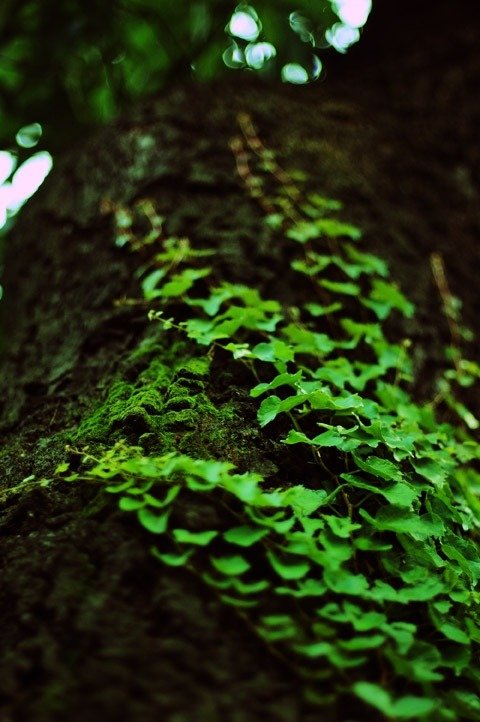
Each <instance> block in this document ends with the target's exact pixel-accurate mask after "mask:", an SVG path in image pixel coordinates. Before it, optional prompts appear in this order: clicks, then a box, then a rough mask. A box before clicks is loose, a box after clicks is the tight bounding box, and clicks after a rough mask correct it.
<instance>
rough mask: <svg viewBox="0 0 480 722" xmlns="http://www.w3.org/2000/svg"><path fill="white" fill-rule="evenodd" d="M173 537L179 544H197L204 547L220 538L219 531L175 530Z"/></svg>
mask: <svg viewBox="0 0 480 722" xmlns="http://www.w3.org/2000/svg"><path fill="white" fill-rule="evenodd" d="M173 536H174V537H175V541H176V542H178V543H179V544H195V545H197V546H202V547H204V546H207V544H210V542H211V541H212V539H215V537H216V536H218V531H199V532H192V531H189V530H188V529H174V530H173Z"/></svg>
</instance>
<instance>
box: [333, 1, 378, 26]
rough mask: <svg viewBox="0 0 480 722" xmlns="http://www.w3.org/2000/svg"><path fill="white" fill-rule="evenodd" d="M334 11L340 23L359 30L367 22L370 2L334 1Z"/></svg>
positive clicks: (370, 6)
mask: <svg viewBox="0 0 480 722" xmlns="http://www.w3.org/2000/svg"><path fill="white" fill-rule="evenodd" d="M334 9H335V12H336V13H337V15H338V17H339V18H340V20H341V21H342V23H344V24H345V25H349V26H350V27H352V28H361V27H363V25H365V23H366V22H367V19H368V16H369V14H370V11H371V9H372V0H335V2H334Z"/></svg>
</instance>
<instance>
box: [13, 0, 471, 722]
mask: <svg viewBox="0 0 480 722" xmlns="http://www.w3.org/2000/svg"><path fill="white" fill-rule="evenodd" d="M469 5H470V4H469V3H460V4H456V5H455V6H453V4H448V3H444V4H441V8H439V9H438V12H437V14H436V16H435V18H433V19H432V18H430V21H429V22H430V23H431V29H430V30H429V29H428V28H426V26H425V23H423V24H422V22H421V21H418V25H417V27H416V28H413V29H412V28H409V32H408V33H405V32H402V27H400V28H397V29H396V31H395V33H393V31H392V37H388V32H389V31H387V30H385V31H380V30H379V29H378V28H376V24H373V25H372V28H373V29H372V30H371V36H370V37H371V40H369V38H368V36H367V38H366V39H365V49H363V48H359V50H358V52H357V56H355V53H354V52H353V53H352V58H350V59H349V61H350V62H345V63H343V64H342V63H340V64H339V66H338V67H337V68H336V69H335V67H334V68H333V70H332V73H331V77H330V78H329V79H328V80H327V82H325V83H324V84H320V85H318V86H313V87H308V88H287V87H268V88H267V87H264V86H262V85H261V84H260V83H258V82H256V81H252V80H250V79H246V80H245V79H244V80H241V81H237V79H235V78H234V81H233V82H231V81H229V82H225V83H220V84H217V85H215V86H206V87H196V86H190V87H181V88H173V89H171V90H170V91H169V92H165V93H164V94H163V95H162V97H161V98H158V99H155V100H153V101H152V102H151V103H150V104H148V105H146V106H144V107H142V108H140V109H138V110H137V111H135V112H133V113H132V114H131V116H130V117H129V118H126V119H124V120H123V121H121V122H119V123H117V124H115V125H114V126H112V127H110V128H107V129H105V130H103V131H101V132H100V133H98V134H97V135H95V137H93V138H92V139H91V140H88V141H87V142H85V144H84V145H83V146H82V147H81V148H80V147H79V148H77V149H76V150H75V151H74V152H73V153H72V154H71V155H70V156H69V157H68V158H66V159H65V161H63V162H61V163H58V164H57V167H56V169H55V172H54V173H53V174H52V177H51V178H50V179H49V181H48V182H47V183H46V184H45V188H44V189H43V190H42V192H41V193H39V196H38V199H36V200H35V202H33V203H31V204H30V205H29V207H28V208H27V209H26V210H25V212H24V213H23V214H22V218H21V220H20V222H19V223H18V226H17V228H16V229H15V232H14V233H13V234H12V237H11V239H10V240H9V250H8V256H7V274H6V278H5V299H6V300H5V309H4V326H5V329H6V340H7V342H8V343H7V348H6V358H5V360H4V370H3V373H2V376H3V378H2V380H1V396H2V400H3V401H4V405H3V410H2V415H1V428H2V436H3V439H2V447H3V448H2V452H1V455H0V469H1V472H2V490H1V492H0V502H1V503H2V508H1V516H0V530H1V538H0V549H1V554H0V556H1V564H2V584H1V588H0V610H1V615H2V620H3V625H2V628H3V632H2V641H1V643H0V646H1V649H2V653H1V660H2V661H1V662H0V695H1V698H0V718H1V720H2V722H3V720H5V722H14V721H16V720H19V721H20V720H26V719H29V720H31V722H43V721H45V722H47V721H48V722H55V721H56V720H65V719H68V720H69V721H71V722H77V720H78V721H79V720H83V719H85V716H86V715H87V716H89V717H90V718H91V719H95V720H97V719H98V720H100V719H102V720H106V721H107V720H112V721H113V720H130V721H134V720H139V721H140V720H141V721H142V722H149V721H150V720H152V721H153V720H156V719H159V718H162V719H164V720H168V722H184V721H185V722H186V721H187V720H189V721H190V722H193V720H195V721H196V720H198V721H199V722H200V720H202V722H207V721H210V720H228V722H234V721H238V722H246V721H247V720H249V721H252V722H253V720H260V719H265V720H272V721H273V720H275V721H276V722H279V721H280V720H285V722H294V721H295V722H297V721H298V722H299V721H300V720H302V722H308V720H314V719H317V714H318V713H316V712H314V711H309V710H308V709H306V708H303V706H302V705H303V703H302V702H301V699H300V696H299V694H298V689H297V688H298V681H297V680H296V679H295V677H294V676H292V672H291V671H290V670H288V669H285V668H284V667H283V666H282V664H281V663H280V662H278V661H277V660H276V659H275V658H272V657H271V656H269V654H268V652H267V651H266V650H265V649H263V648H262V647H261V646H260V645H259V643H258V642H257V640H256V639H255V638H254V637H253V636H252V635H250V633H249V631H248V630H247V629H246V628H243V627H242V625H241V623H240V621H239V619H238V617H236V616H235V614H234V613H233V612H232V611H230V610H229V609H224V608H222V607H221V605H219V603H218V602H217V601H216V600H215V599H214V598H213V597H212V596H211V595H210V594H209V592H208V590H205V589H204V588H203V587H202V586H201V585H200V584H199V583H198V582H197V581H196V580H195V579H191V578H190V577H189V576H188V575H187V574H184V573H182V572H179V571H175V570H174V571H170V570H166V569H164V568H163V567H162V566H160V565H159V564H158V563H157V562H156V561H155V560H154V559H152V558H150V556H149V552H148V546H149V540H148V539H147V538H146V536H147V535H146V534H145V533H143V532H142V530H141V529H140V528H137V526H136V524H135V523H134V522H132V520H131V519H130V517H129V516H128V515H125V514H122V513H119V512H117V511H115V509H114V506H113V504H112V503H111V502H110V501H109V500H106V501H105V500H103V497H101V496H98V494H97V492H96V491H95V490H92V489H90V488H87V487H82V486H81V485H78V486H75V487H74V486H68V485H67V484H65V483H60V482H55V483H53V484H50V485H48V486H41V485H40V486H39V485H38V484H36V483H35V481H33V482H26V483H24V484H23V485H22V486H21V487H20V488H19V489H18V490H16V491H15V492H13V493H9V492H8V490H9V489H11V488H13V487H15V486H16V485H17V484H19V482H21V481H22V480H23V479H26V478H28V477H30V476H31V475H35V478H36V479H37V480H38V479H41V478H42V477H46V478H49V477H51V475H52V472H53V469H54V468H55V466H56V464H57V463H58V462H60V461H62V460H63V459H64V457H65V451H64V447H65V443H66V442H68V441H69V440H70V439H71V438H72V435H74V433H75V430H76V429H77V427H78V425H79V424H80V423H81V422H82V420H83V419H85V417H86V416H88V414H89V413H90V412H91V410H92V409H95V408H96V406H98V405H99V404H100V403H102V402H103V401H104V399H105V396H106V394H107V392H108V389H109V387H110V386H111V383H112V381H113V380H115V379H116V378H123V379H131V380H135V379H136V378H138V375H139V374H140V373H141V372H142V370H143V368H142V362H138V359H137V360H136V361H135V360H133V361H132V350H134V349H135V348H137V347H138V344H139V343H140V341H141V340H142V339H143V338H146V337H149V336H150V335H151V333H152V331H151V328H150V327H148V323H147V321H146V319H145V311H144V310H143V309H141V308H140V309H138V308H137V309H136V308H133V310H132V308H129V307H122V306H116V305H114V301H115V299H118V298H121V297H123V296H135V295H137V296H138V282H137V281H136V280H135V277H134V271H135V268H136V266H137V265H138V259H137V258H135V257H134V256H129V254H128V253H127V252H126V251H125V250H122V249H118V248H115V246H114V243H113V234H112V225H111V219H110V218H109V217H106V216H103V215H101V213H100V203H101V201H102V199H104V198H108V199H111V200H113V201H116V202H120V203H125V204H130V203H132V201H134V200H135V199H136V198H140V197H144V196H149V197H151V198H153V199H154V201H155V203H156V206H157V208H158V210H159V212H160V213H161V214H162V215H165V217H166V218H167V228H168V231H169V233H171V234H180V235H186V236H188V237H189V238H190V239H191V240H192V242H193V243H206V244H208V245H210V246H212V245H213V246H215V247H216V248H218V259H217V266H218V273H219V275H222V276H223V277H225V278H228V279H229V280H232V281H241V282H247V283H248V284H255V285H257V286H258V287H259V288H260V289H261V290H262V293H264V294H265V296H266V297H277V298H278V297H279V298H281V299H282V300H283V301H284V302H285V303H291V302H295V300H296V298H297V296H296V293H297V290H296V289H295V288H294V287H293V286H291V285H290V283H289V280H290V279H289V276H288V273H287V271H286V270H285V269H286V261H285V259H286V256H285V254H286V253H287V251H286V249H285V247H284V246H283V245H282V244H281V243H278V242H275V243H273V242H272V238H271V236H270V233H269V231H268V230H267V229H266V227H265V225H264V224H263V222H262V216H261V213H260V211H259V209H258V208H257V206H256V205H255V204H254V203H253V202H252V201H251V200H250V199H249V198H248V197H247V195H246V193H245V190H244V188H243V187H242V185H241V184H240V183H239V181H238V179H237V176H236V172H235V164H234V159H233V157H232V154H231V152H230V150H229V147H228V139H229V138H230V136H231V135H233V134H235V133H236V132H237V131H236V121H235V117H236V114H237V112H238V111H247V112H250V113H251V115H252V116H253V119H254V121H255V123H256V125H257V127H258V129H259V132H260V134H261V136H262V138H263V139H264V141H265V142H266V144H267V145H268V146H269V147H270V148H272V149H273V150H275V152H276V154H277V157H278V158H279V160H280V162H281V163H282V164H283V165H284V166H285V167H287V168H300V169H301V168H307V169H308V171H309V174H310V176H311V184H312V187H314V188H315V189H317V190H319V191H320V192H321V193H322V194H324V195H328V196H331V197H333V198H339V199H340V200H342V201H343V202H344V204H345V207H346V216H348V219H349V220H352V221H353V222H355V223H357V224H358V225H359V226H360V227H361V228H362V229H363V230H364V231H365V237H366V239H367V240H366V245H367V246H368V249H369V250H373V251H375V252H377V253H378V254H379V255H382V256H385V257H387V258H388V260H389V261H390V262H391V266H392V268H393V275H394V276H395V277H396V278H398V280H399V281H400V283H401V285H402V287H403V288H404V290H405V291H406V292H407V293H408V294H409V295H410V296H411V297H412V298H413V300H414V301H415V302H416V303H417V305H418V309H419V312H418V315H417V316H416V318H415V320H414V321H413V322H412V325H411V327H409V328H408V329H407V332H408V333H409V335H410V336H411V337H412V339H413V340H414V342H415V344H416V346H417V347H418V349H419V352H418V357H417V359H416V361H417V372H418V374H419V378H420V384H419V390H420V392H421V393H425V392H427V390H428V388H429V386H430V383H431V378H432V376H433V375H434V374H435V372H436V370H438V368H439V367H440V366H441V363H442V358H443V355H442V351H441V350H442V348H443V346H444V345H445V344H446V343H448V341H449V335H448V327H447V325H446V322H445V320H444V317H443V314H442V311H441V303H440V300H439V297H438V292H437V289H436V287H435V285H434V282H433V279H432V275H431V271H430V265H429V255H430V253H432V252H433V251H436V252H438V253H441V254H442V255H443V257H444V260H445V265H446V268H447V271H448V274H449V280H450V283H451V286H452V290H453V292H454V293H455V294H456V295H458V296H459V297H460V298H462V300H463V302H464V320H465V323H466V324H467V325H469V326H471V327H472V328H474V329H476V330H477V332H478V331H479V330H480V329H479V324H478V312H479V310H480V308H479V304H478V295H477V291H476V279H477V275H478V272H477V265H478V260H479V252H478V232H479V230H480V227H479V219H478V196H479V187H480V167H479V143H478V141H479V138H478V132H479V131H478V129H479V128H480V107H479V104H478V99H477V91H478V87H479V84H480V62H479V59H478V52H477V41H478V29H477V28H476V27H474V26H473V23H472V22H471V18H470V17H469ZM407 16H408V8H407V10H406V11H405V17H407ZM380 20H381V18H379V20H378V24H380ZM384 20H385V19H383V21H382V22H384ZM373 22H374V20H372V23H373ZM382 27H385V25H383V26H382ZM403 30H405V28H403ZM382 35H383V36H387V37H386V38H385V37H382ZM367 41H368V42H370V45H369V44H368V42H367ZM355 58H356V60H355ZM343 65H344V67H343ZM157 342H158V341H157ZM179 375H180V376H181V372H180V371H179V372H177V376H176V377H172V379H171V380H170V383H175V382H176V381H178V377H179ZM207 391H208V393H207V395H209V397H210V401H211V402H213V405H214V406H215V407H216V408H217V409H225V408H226V407H227V405H228V404H229V403H230V404H231V403H234V404H235V418H234V420H233V421H232V424H231V428H230V427H229V428H225V429H224V436H223V438H222V437H221V435H219V436H218V438H217V437H215V438H214V435H213V434H212V428H213V429H214V430H215V423H220V421H218V419H217V422H215V418H213V417H212V418H213V421H212V420H211V419H210V420H209V424H210V426H209V428H208V429H205V430H203V431H202V430H201V429H200V430H196V436H195V438H196V439H197V441H196V443H197V444H198V448H199V449H202V445H203V448H204V449H206V450H207V451H208V452H210V453H211V454H213V455H218V456H222V455H223V456H225V455H228V454H230V458H232V454H233V451H232V449H234V448H236V449H239V452H238V458H233V460H234V461H235V463H237V464H239V465H240V467H242V466H243V467H246V466H252V465H253V467H254V468H256V469H259V470H263V471H264V472H265V470H268V468H269V465H270V466H272V465H273V464H275V465H277V466H278V463H279V458H278V456H275V454H274V453H273V450H272V446H271V444H270V442H269V440H268V439H267V438H266V437H263V436H262V435H261V434H260V432H259V431H258V430H256V428H255V422H254V408H253V407H252V405H251V403H250V401H249V399H248V396H247V394H246V392H245V388H244V384H243V380H242V379H241V378H233V377H231V376H230V377H229V376H228V375H227V373H224V374H223V375H222V374H219V375H218V379H217V383H216V384H212V386H211V388H209V389H208V390H207ZM163 393H164V396H165V397H166V396H167V395H168V388H165V389H164V390H163ZM164 400H165V399H163V401H164ZM474 401H475V400H474ZM477 409H478V398H477ZM147 416H148V413H147ZM211 424H213V427H212V426H211ZM151 431H152V430H151V427H150V426H149V422H148V419H147V420H145V418H144V417H141V418H140V417H139V415H138V413H137V412H135V413H132V415H131V416H130V417H128V418H124V419H123V420H122V422H118V423H117V424H116V426H114V427H112V428H110V429H107V434H109V435H110V437H111V438H118V437H120V436H122V435H124V436H125V435H126V436H127V437H128V438H129V440H131V441H132V442H138V440H139V437H140V436H142V435H145V434H149V433H150V442H149V443H154V442H152V438H151ZM177 432H178V434H179V436H180V437H181V438H182V439H183V441H182V442H181V444H182V443H183V447H182V446H181V445H180V448H183V450H185V449H186V448H188V446H189V445H190V446H191V444H192V443H193V435H192V429H189V428H181V427H180V428H179V429H177ZM197 432H198V433H197ZM148 441H149V440H148V439H146V442H148ZM247 449H248V452H247V451H246V450H247ZM202 513H207V512H205V511H204V512H202ZM338 714H339V719H342V720H346V719H347V718H351V717H352V714H350V716H349V715H348V712H347V711H346V710H342V709H340V710H339V712H338ZM355 714H356V715H357V716H360V715H361V714H362V712H361V710H357V711H356V712H355Z"/></svg>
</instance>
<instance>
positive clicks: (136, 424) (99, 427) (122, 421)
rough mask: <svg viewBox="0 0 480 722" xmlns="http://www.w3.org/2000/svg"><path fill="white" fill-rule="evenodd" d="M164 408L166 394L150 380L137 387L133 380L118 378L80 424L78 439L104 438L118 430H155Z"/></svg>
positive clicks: (76, 437)
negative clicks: (130, 381) (154, 386)
mask: <svg viewBox="0 0 480 722" xmlns="http://www.w3.org/2000/svg"><path fill="white" fill-rule="evenodd" d="M161 409H162V397H161V395H160V393H159V392H158V391H157V390H156V389H155V388H153V386H150V385H148V384H146V385H145V386H142V387H141V388H138V389H137V388H136V387H135V386H133V385H132V384H129V383H125V382H124V381H116V382H114V383H113V385H112V386H111V388H110V390H109V391H108V393H107V397H106V399H105V401H104V403H103V404H102V405H101V406H100V407H98V408H97V409H95V411H94V412H93V413H92V414H91V415H90V416H89V417H88V418H87V419H85V420H84V421H83V422H82V423H81V424H80V426H79V428H78V429H77V431H76V432H75V434H74V440H75V441H77V442H78V441H82V442H85V441H93V442H95V441H100V442H103V441H107V439H109V438H110V437H111V436H112V435H113V434H114V432H117V431H120V432H127V433H128V432H133V433H136V434H138V435H140V434H142V433H146V432H147V431H152V430H154V429H155V428H156V427H158V416H159V414H160V413H161ZM120 435H122V434H120ZM123 435H125V434H123Z"/></svg>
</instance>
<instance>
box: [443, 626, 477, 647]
mask: <svg viewBox="0 0 480 722" xmlns="http://www.w3.org/2000/svg"><path fill="white" fill-rule="evenodd" d="M437 629H438V631H439V632H442V634H444V635H445V636H446V637H447V639H451V640H452V642H457V644H465V645H468V646H470V644H471V641H470V637H469V636H468V635H467V634H466V633H465V632H464V631H463V629H460V628H459V627H457V626H455V625H454V624H451V623H450V622H443V623H441V624H437Z"/></svg>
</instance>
